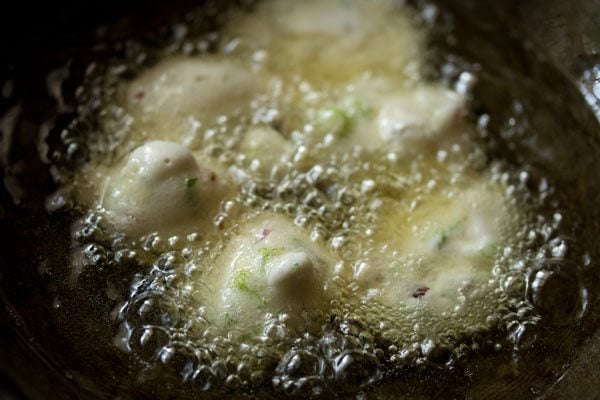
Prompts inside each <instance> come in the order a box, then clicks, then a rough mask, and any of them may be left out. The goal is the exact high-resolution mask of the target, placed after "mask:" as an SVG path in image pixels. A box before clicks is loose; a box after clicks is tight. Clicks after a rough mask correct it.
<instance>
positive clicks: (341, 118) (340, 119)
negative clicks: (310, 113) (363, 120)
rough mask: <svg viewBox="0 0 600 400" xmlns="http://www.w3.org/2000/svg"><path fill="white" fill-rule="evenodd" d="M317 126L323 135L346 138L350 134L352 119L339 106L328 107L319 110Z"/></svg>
mask: <svg viewBox="0 0 600 400" xmlns="http://www.w3.org/2000/svg"><path fill="white" fill-rule="evenodd" d="M317 126H318V127H319V128H320V130H321V131H322V132H323V133H331V134H333V135H335V136H337V137H346V136H347V135H348V134H349V133H350V128H351V126H352V119H351V118H350V115H348V113H347V112H346V111H345V110H344V109H342V108H340V107H337V106H328V107H325V108H323V109H321V110H319V113H318V115H317Z"/></svg>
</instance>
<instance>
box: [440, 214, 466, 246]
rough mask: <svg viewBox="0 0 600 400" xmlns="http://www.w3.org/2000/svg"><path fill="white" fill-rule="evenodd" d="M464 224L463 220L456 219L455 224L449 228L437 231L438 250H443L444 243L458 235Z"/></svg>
mask: <svg viewBox="0 0 600 400" xmlns="http://www.w3.org/2000/svg"><path fill="white" fill-rule="evenodd" d="M462 225H463V220H460V221H456V222H455V223H454V224H452V225H450V226H449V227H448V228H445V229H440V230H438V231H437V232H436V247H437V249H438V250H441V249H442V248H443V247H444V245H445V244H446V243H447V242H448V240H449V239H450V238H451V237H452V236H454V235H456V234H457V233H458V232H459V231H460V230H461V229H462Z"/></svg>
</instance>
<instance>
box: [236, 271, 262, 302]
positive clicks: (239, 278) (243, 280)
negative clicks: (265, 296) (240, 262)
mask: <svg viewBox="0 0 600 400" xmlns="http://www.w3.org/2000/svg"><path fill="white" fill-rule="evenodd" d="M250 275H251V274H250V271H248V270H246V269H241V270H239V271H238V273H237V274H236V276H235V278H233V287H234V288H236V289H237V290H239V291H240V292H244V293H246V294H249V295H250V296H252V297H256V298H258V299H260V294H259V293H258V290H256V289H255V288H253V287H251V286H250V285H249V283H248V281H249V279H250Z"/></svg>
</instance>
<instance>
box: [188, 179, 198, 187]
mask: <svg viewBox="0 0 600 400" xmlns="http://www.w3.org/2000/svg"><path fill="white" fill-rule="evenodd" d="M197 183H198V178H187V179H186V180H185V187H187V188H188V189H193V188H194V187H196V184H197Z"/></svg>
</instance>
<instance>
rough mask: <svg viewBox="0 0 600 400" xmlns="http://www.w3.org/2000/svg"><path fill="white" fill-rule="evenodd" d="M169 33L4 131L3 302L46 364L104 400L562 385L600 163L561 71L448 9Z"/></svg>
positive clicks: (130, 48) (76, 75)
mask: <svg viewBox="0 0 600 400" xmlns="http://www.w3.org/2000/svg"><path fill="white" fill-rule="evenodd" d="M217 15H218V17H217ZM323 15H329V16H330V17H329V18H328V19H326V20H322V16H323ZM208 21H210V23H209V22H208ZM490 21H493V18H490ZM161 23H162V24H163V25H164V27H165V28H164V29H159V30H158V32H159V33H155V32H157V31H144V30H141V31H140V30H137V29H133V28H134V26H128V25H127V24H122V25H119V26H117V25H115V26H114V27H109V28H105V29H101V30H99V31H98V35H97V38H95V39H94V40H95V41H96V43H97V44H96V45H95V46H94V47H93V51H91V52H90V53H88V52H86V51H82V52H81V53H77V52H74V53H73V55H72V57H73V61H72V62H71V63H68V64H67V65H64V66H61V67H60V68H57V69H53V70H52V71H50V72H49V74H48V75H47V77H46V78H45V82H44V83H45V85H44V86H45V87H44V89H45V90H46V91H47V95H48V96H49V98H51V99H53V102H54V104H55V105H54V108H55V109H56V113H55V114H53V115H45V114H46V113H45V112H40V111H39V109H43V103H40V102H39V101H38V102H37V103H36V100H32V99H28V98H25V99H24V100H23V101H21V102H19V103H15V104H18V105H15V107H13V108H11V109H10V110H8V111H7V112H6V114H5V115H4V117H3V118H2V121H1V122H2V125H1V126H2V129H3V131H14V132H15V133H18V136H13V137H14V138H15V139H16V138H19V140H22V141H23V142H24V144H23V145H21V144H20V143H18V142H14V143H13V145H12V149H11V151H10V152H7V153H4V157H5V158H6V160H4V161H5V164H6V165H7V171H8V172H9V175H8V177H7V178H6V179H5V186H6V188H7V190H8V193H9V194H10V195H11V196H12V201H13V202H14V203H16V205H15V206H13V207H12V209H7V210H6V211H7V221H8V229H10V230H9V232H15V233H11V235H10V236H9V237H6V238H5V240H6V242H7V243H10V244H11V246H10V247H11V248H14V254H12V253H11V255H9V257H12V258H9V262H12V264H13V265H12V267H10V266H7V267H6V268H5V271H4V272H3V276H4V280H3V290H4V292H5V294H6V297H7V300H8V301H9V302H10V303H11V304H12V307H13V308H12V309H14V310H15V318H18V321H20V323H21V324H22V325H23V326H24V329H26V331H25V335H31V336H32V337H34V338H35V342H34V347H35V348H36V350H37V351H38V352H39V353H40V355H43V356H44V357H46V358H47V359H49V360H51V363H52V365H54V366H56V367H57V368H58V369H59V370H61V371H64V374H65V375H67V377H68V378H69V379H74V380H75V381H76V382H77V383H78V384H79V385H81V386H83V387H86V388H90V389H91V390H93V391H94V392H95V393H96V394H97V395H98V396H100V397H111V396H114V395H115V394H116V393H122V394H123V395H124V396H125V397H127V396H131V397H136V396H151V397H155V398H171V397H173V396H179V397H183V398H187V397H190V398H195V397H198V396H200V395H202V396H206V397H207V398H210V397H213V396H214V397H218V396H221V397H222V395H223V393H225V394H227V395H228V396H234V395H236V394H237V395H239V396H244V395H248V394H250V393H252V394H253V395H259V396H264V397H280V396H281V397H285V396H304V397H306V396H322V397H324V398H329V397H332V396H333V395H334V394H335V395H339V396H340V397H344V396H347V397H357V398H371V397H373V398H378V397H380V398H386V397H392V398H397V397H398V396H400V394H399V393H402V394H403V395H405V396H406V397H418V396H441V395H444V396H448V397H452V396H459V397H464V396H465V393H469V394H470V395H472V396H474V397H483V396H490V395H491V396H495V397H498V396H505V397H507V398H515V397H521V398H530V397H536V396H539V395H542V394H543V393H544V392H545V391H546V390H547V389H548V388H549V387H550V386H551V385H552V384H553V383H554V382H556V381H557V380H558V379H559V378H561V377H562V376H563V374H564V373H565V372H566V371H567V369H568V367H569V362H570V357H571V356H572V354H573V353H575V352H576V351H577V350H575V349H578V348H579V346H580V343H581V342H582V341H583V340H584V339H585V337H587V336H588V335H589V334H590V333H591V332H593V327H594V325H595V322H596V318H597V317H596V313H595V303H596V297H597V288H598V284H599V283H598V282H597V278H596V275H597V273H595V271H596V268H597V266H596V262H595V260H596V259H597V256H598V254H597V252H598V249H597V245H596V244H595V243H594V238H595V237H596V236H597V233H598V231H599V230H600V228H599V226H598V225H599V221H600V218H599V208H598V204H600V203H599V202H598V195H599V191H598V187H597V186H598V184H597V183H596V180H597V178H596V177H595V171H598V170H599V165H597V163H598V162H600V161H598V160H600V158H599V157H598V151H599V150H600V149H599V144H598V135H597V122H596V120H595V119H594V118H593V116H592V114H591V113H590V111H589V110H588V108H587V107H586V103H585V100H584V99H583V97H582V96H581V95H580V94H579V92H578V91H577V88H576V87H575V86H574V85H571V84H570V83H568V81H567V80H566V78H564V77H563V76H562V75H561V74H560V73H559V71H557V70H556V69H555V68H553V67H552V66H551V65H550V64H549V63H547V62H546V61H544V60H539V59H537V58H536V57H534V56H533V51H525V50H524V49H523V48H522V47H521V46H519V45H517V44H516V43H514V42H512V40H511V39H510V38H509V37H507V36H505V35H498V34H497V32H498V30H500V31H501V26H496V25H494V24H491V23H489V21H487V20H485V19H483V20H481V21H478V22H475V20H474V19H473V18H472V16H471V15H469V14H462V13H461V12H460V9H458V10H456V9H453V8H452V7H448V8H447V9H446V8H444V7H440V6H438V5H434V4H419V6H418V7H417V6H415V7H413V6H411V5H402V4H398V3H394V2H385V1H382V2H377V3H373V4H366V3H365V4H363V3H360V2H355V1H339V2H338V1H331V2H320V1H319V2H316V1H310V2H303V3H302V4H298V3H292V2H286V1H283V0H281V1H275V0H271V1H263V2H260V3H258V4H257V5H248V4H246V5H241V6H236V7H232V8H227V9H226V8H225V6H222V5H221V6H216V5H213V6H207V7H204V8H201V9H199V10H191V11H190V10H187V12H186V13H185V14H184V13H178V12H174V13H173V15H172V16H170V17H168V18H165V19H163V20H162V21H161ZM382 27H386V28H385V29H383V28H382ZM132 32H138V33H135V34H133V33H132ZM139 32H143V33H142V34H140V33H139ZM273 32H276V34H274V33H273ZM115 37H116V38H120V39H121V40H122V38H124V37H130V39H129V40H125V41H115V40H114V38H115ZM115 43H116V44H115ZM11 82H12V81H11ZM16 84H18V81H15V85H16ZM7 85H8V86H7ZM11 87H12V83H6V84H5V85H4V88H5V90H3V93H4V92H6V96H5V97H8V98H10V97H11V96H12V91H13V89H12V88H11ZM17 93H18V92H17ZM36 107H37V109H36ZM34 116H35V118H34ZM39 121H43V122H39ZM28 140H30V141H31V142H32V143H33V146H31V145H29V146H28V145H27V141H28ZM157 140H160V142H157ZM167 141H168V142H167ZM175 143H177V145H176V144H175ZM5 145H6V143H5ZM178 146H179V147H178ZM32 149H33V153H32V154H28V153H27V152H28V151H32ZM273 149H276V151H275V150H273ZM273 153H277V154H275V155H274V154H273ZM30 158H34V159H38V160H39V161H37V162H29V163H24V162H23V161H21V160H24V159H30ZM157 160H158V161H157ZM163 160H164V165H163ZM157 162H158V164H157ZM40 170H41V171H46V172H45V173H44V174H39V171H40ZM44 176H51V177H52V179H53V180H54V181H55V182H56V183H57V184H58V185H51V184H49V183H48V182H49V181H44V180H43V179H44V178H43V177H44ZM211 185H212V186H211ZM213 186H214V187H213ZM55 188H56V190H55ZM206 188H211V189H210V190H205V189H206ZM205 192H206V193H205ZM215 193H216V194H218V195H215ZM205 205H210V206H209V207H205ZM144 207H145V208H144ZM198 207H200V208H198ZM123 215H125V218H122V217H123ZM157 215H162V216H164V218H163V219H162V220H159V222H156V220H154V219H152V218H155V216H157ZM17 244H18V245H17ZM17 265H18V266H19V267H18V268H17V267H16V266H17ZM289 282H292V283H291V284H290V283H289ZM33 310H35V311H33ZM41 310H45V311H44V312H43V314H42V312H41ZM40 314H42V315H43V316H44V318H43V321H41V320H40V318H39V316H40ZM117 371H118V372H117ZM92 378H93V379H92ZM92 382H93V383H92ZM415 383H418V384H415ZM499 393H501V394H499Z"/></svg>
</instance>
